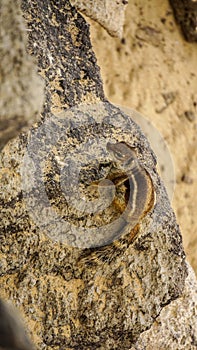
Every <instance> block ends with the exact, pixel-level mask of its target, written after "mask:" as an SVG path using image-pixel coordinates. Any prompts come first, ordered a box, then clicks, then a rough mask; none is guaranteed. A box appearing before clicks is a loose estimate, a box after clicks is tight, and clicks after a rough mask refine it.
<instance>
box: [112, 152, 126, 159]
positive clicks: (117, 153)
mask: <svg viewBox="0 0 197 350" xmlns="http://www.w3.org/2000/svg"><path fill="white" fill-rule="evenodd" d="M114 155H115V157H116V158H118V159H124V158H125V155H124V154H122V153H120V152H115V153H114Z"/></svg>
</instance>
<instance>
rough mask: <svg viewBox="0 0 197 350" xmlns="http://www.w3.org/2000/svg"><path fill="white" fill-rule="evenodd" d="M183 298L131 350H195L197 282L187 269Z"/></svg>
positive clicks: (164, 311) (196, 341)
mask: <svg viewBox="0 0 197 350" xmlns="http://www.w3.org/2000/svg"><path fill="white" fill-rule="evenodd" d="M188 271H189V274H188V277H187V279H186V283H185V289H184V291H183V294H182V296H181V297H180V298H178V299H177V300H174V301H173V302H172V303H170V304H169V305H168V306H166V307H164V308H163V310H162V311H161V314H160V315H159V317H158V318H157V320H156V321H155V322H154V324H153V326H152V327H151V329H150V330H148V331H147V332H144V333H142V334H141V335H140V338H139V340H138V341H137V343H136V344H135V346H134V347H132V349H131V350H143V349H146V350H152V349H154V350H169V349H173V350H195V349H196V348H197V282H196V277H195V274H194V272H193V270H192V268H191V267H190V266H189V265H188Z"/></svg>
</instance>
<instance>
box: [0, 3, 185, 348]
mask: <svg viewBox="0 0 197 350" xmlns="http://www.w3.org/2000/svg"><path fill="white" fill-rule="evenodd" d="M22 8H23V11H24V15H25V17H26V20H27V23H28V25H29V28H30V29H31V31H30V32H29V42H28V47H29V52H30V53H31V54H34V55H35V56H36V58H37V60H38V67H39V71H40V74H41V75H42V76H43V77H44V79H45V83H46V92H45V94H46V101H45V105H44V108H43V111H42V118H41V119H40V122H39V123H37V124H35V125H34V127H33V128H32V129H31V130H30V131H29V132H28V133H23V134H21V135H20V136H19V137H17V138H16V139H14V140H13V141H12V142H10V143H9V144H8V145H7V146H5V147H4V149H3V150H2V152H1V159H0V168H1V172H0V178H1V181H0V209H1V210H0V212H1V214H0V219H1V223H0V240H1V242H0V243H1V244H0V276H1V277H0V282H1V295H2V296H4V297H6V298H11V299H12V300H13V301H14V302H15V304H16V305H17V306H19V307H20V308H21V310H23V312H24V315H25V318H26V321H27V323H28V325H29V329H30V330H33V335H34V340H35V343H36V345H37V346H38V347H39V348H40V349H47V348H53V349H59V348H60V347H63V348H65V349H78V348H80V349H82V350H83V349H84V350H85V349H91V350H92V349H130V348H131V346H132V344H134V343H135V342H136V341H137V339H138V337H139V335H140V334H141V333H142V332H143V331H145V330H146V329H148V328H150V327H151V325H152V324H153V322H154V320H155V319H156V317H157V316H158V315H159V314H160V312H161V311H162V309H163V307H164V306H165V305H167V304H169V303H170V302H172V300H174V299H176V298H178V297H179V296H180V295H181V294H182V292H183V290H184V284H185V278H186V276H187V266H186V263H185V254H184V251H183V248H182V239H181V234H180V231H179V227H178V225H177V223H176V219H175V216H174V213H173V211H172V209H171V207H170V203H169V200H168V198H167V194H166V191H165V188H164V186H163V184H162V182H161V180H160V178H159V176H158V174H157V171H156V160H155V156H154V154H153V152H152V151H151V149H150V146H149V143H148V141H147V139H146V138H145V137H144V135H143V134H142V132H141V130H140V129H139V127H138V126H137V125H136V124H135V123H134V122H133V121H132V120H131V118H130V117H128V116H127V115H126V114H125V113H124V112H122V111H120V110H119V109H118V108H117V107H115V106H113V105H112V104H110V103H109V102H107V101H105V98H104V94H103V90H102V82H101V78H100V74H99V69H98V67H97V65H96V60H95V56H94V54H93V52H92V49H91V44H90V41H89V29H88V26H87V24H86V23H85V21H84V19H83V18H82V17H81V16H80V15H79V14H78V13H77V12H76V11H75V10H74V9H73V8H71V7H70V4H69V2H68V1H67V2H65V1H59V2H58V5H57V3H56V1H53V0H48V1H47V2H44V3H43V2H37V1H35V2H34V1H23V2H22ZM65 23H66V25H65ZM79 46H80V49H79ZM84 102H85V103H84ZM107 140H110V141H112V142H114V141H124V142H126V143H127V144H129V145H130V146H131V147H134V148H135V149H136V152H137V157H138V158H139V160H140V162H141V164H143V166H144V168H145V169H146V170H147V172H148V173H149V174H150V176H151V178H152V182H153V186H154V190H155V194H156V203H155V205H154V208H153V209H152V210H151V211H149V212H148V213H147V214H146V215H145V216H144V218H143V219H142V220H141V221H140V222H139V223H138V225H136V227H135V228H134V229H132V232H131V233H130V232H125V233H124V232H123V234H124V235H125V237H130V234H132V237H133V238H132V239H130V240H129V239H128V240H126V239H125V241H124V240H123V241H120V242H119V243H118V242H117V243H116V245H114V244H113V242H112V244H109V245H106V246H105V247H99V248H98V247H96V248H95V247H94V248H91V247H90V246H89V245H88V246H87V247H86V248H84V247H82V248H81V247H78V246H75V245H73V244H72V241H71V240H67V237H69V238H70V236H71V235H70V231H68V232H67V231H66V230H64V231H62V230H61V229H62V225H61V223H62V220H64V222H70V223H72V224H73V225H74V226H75V229H76V228H77V233H79V234H80V232H82V231H83V228H84V227H86V225H89V221H88V219H89V218H90V219H91V215H90V216H89V217H88V216H87V217H85V216H84V215H82V216H81V215H79V213H78V212H77V211H76V208H75V207H73V206H72V205H71V204H72V202H71V203H70V202H69V201H67V200H66V196H65V189H66V195H68V192H67V189H68V187H69V186H70V183H71V185H72V181H73V179H74V177H75V176H73V172H72V169H73V168H72V166H69V167H67V168H65V165H66V164H69V165H74V164H75V163H76V162H77V164H79V165H80V167H79V170H82V171H81V174H82V177H81V179H82V180H83V181H82V183H84V181H85V182H87V183H90V182H94V180H98V179H100V178H101V179H102V178H105V176H106V169H107V167H108V166H109V163H110V161H111V160H110V158H109V155H108V154H107V151H106V141H107ZM91 142H92V143H91ZM91 145H93V147H91ZM96 145H98V147H96ZM88 146H89V147H88ZM80 147H83V151H81V149H80ZM101 150H102V152H101ZM84 155H85V156H84ZM87 159H90V160H91V162H89V163H88V166H87ZM62 164H63V170H68V171H67V173H66V175H65V176H63V178H62V177H61V175H62V171H61V170H62ZM84 165H85V166H84ZM69 171H70V173H69ZM63 174H64V172H63ZM74 174H75V173H74ZM79 174H80V172H79ZM62 179H63V183H62ZM65 179H66V182H65V181H64V180H65ZM69 180H70V182H69ZM62 184H64V185H65V187H63V186H62ZM64 188H65V189H64ZM82 191H83V188H82ZM82 194H83V192H82ZM29 199H31V200H30V201H29ZM51 210H52V212H53V213H54V216H53V215H52V216H51ZM43 213H44V214H43ZM72 214H73V215H72ZM55 215H56V216H55ZM60 218H61V221H60ZM52 219H54V221H53V220H52ZM100 220H101V221H100V224H101V225H102V217H101V218H100ZM48 224H49V226H48ZM88 227H89V226H88Z"/></svg>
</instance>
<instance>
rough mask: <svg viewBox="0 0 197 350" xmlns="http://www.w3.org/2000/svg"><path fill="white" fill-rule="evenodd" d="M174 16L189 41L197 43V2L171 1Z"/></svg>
mask: <svg viewBox="0 0 197 350" xmlns="http://www.w3.org/2000/svg"><path fill="white" fill-rule="evenodd" d="M170 3H171V5H172V8H173V10H174V15H175V18H176V20H177V22H178V23H179V24H180V26H181V29H182V32H183V34H184V36H185V38H186V40H187V41H190V42H194V41H197V2H196V0H170Z"/></svg>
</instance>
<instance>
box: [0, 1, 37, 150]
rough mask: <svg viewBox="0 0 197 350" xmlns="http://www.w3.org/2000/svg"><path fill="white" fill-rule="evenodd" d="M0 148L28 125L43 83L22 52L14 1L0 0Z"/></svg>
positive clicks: (21, 31)
mask: <svg viewBox="0 0 197 350" xmlns="http://www.w3.org/2000/svg"><path fill="white" fill-rule="evenodd" d="M0 7H1V16H0V26H1V32H0V43H1V44H0V56H1V70H0V76H1V98H0V110H1V113H0V149H1V148H2V147H3V146H4V145H5V144H6V142H7V141H8V140H9V139H10V138H12V137H14V136H16V135H17V134H18V133H19V131H21V130H24V128H25V127H26V128H27V127H28V126H30V125H32V123H33V122H35V121H36V119H37V117H38V113H39V111H40V110H41V107H42V103H43V100H44V94H43V89H44V83H43V80H42V79H41V77H39V76H38V75H37V72H36V71H37V68H36V64H35V63H36V61H35V59H33V58H32V57H31V56H30V55H28V54H27V52H26V41H27V40H26V33H27V30H26V27H25V23H24V19H23V18H22V12H21V10H20V6H19V3H18V1H16V3H15V6H13V2H12V1H10V0H1V3H0Z"/></svg>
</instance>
